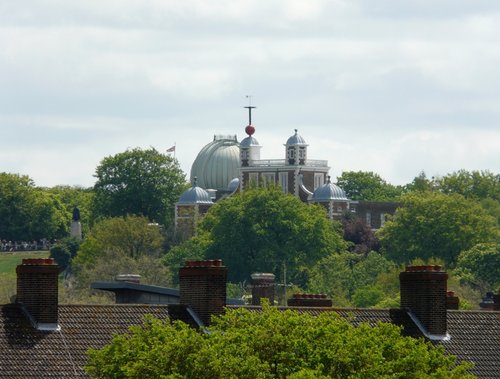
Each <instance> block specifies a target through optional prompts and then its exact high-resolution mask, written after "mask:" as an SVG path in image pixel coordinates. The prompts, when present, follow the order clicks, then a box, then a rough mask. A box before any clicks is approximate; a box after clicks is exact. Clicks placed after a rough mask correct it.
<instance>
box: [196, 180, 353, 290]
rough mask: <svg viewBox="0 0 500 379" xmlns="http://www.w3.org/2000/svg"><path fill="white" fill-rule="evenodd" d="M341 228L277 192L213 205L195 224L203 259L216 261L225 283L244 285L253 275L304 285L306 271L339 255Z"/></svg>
mask: <svg viewBox="0 0 500 379" xmlns="http://www.w3.org/2000/svg"><path fill="white" fill-rule="evenodd" d="M340 229H341V226H340V223H336V222H331V221H330V220H328V219H327V217H326V215H325V210H324V208H322V207H319V206H311V205H307V204H305V203H303V202H301V201H300V200H299V199H297V198H296V197H294V196H292V195H289V194H283V193H282V192H281V190H280V189H279V188H274V187H273V188H267V189H266V188H254V189H248V190H246V191H244V192H242V193H239V194H236V195H234V196H232V197H229V198H227V199H225V200H223V201H220V202H218V203H217V204H216V205H214V206H213V207H212V208H211V209H210V210H209V212H208V214H207V215H206V216H205V218H204V219H203V221H202V222H201V223H200V228H199V236H200V237H199V238H200V239H201V240H202V241H208V243H207V245H206V250H205V257H206V258H210V259H216V258H220V259H222V260H223V261H224V263H225V264H226V265H227V266H228V268H229V280H230V281H232V282H240V281H243V280H247V279H249V277H250V274H252V273H253V272H272V273H274V274H276V276H277V279H278V280H281V278H282V272H283V271H282V270H283V266H284V265H285V264H286V266H287V268H288V279H289V280H290V281H293V282H294V283H295V284H299V285H300V284H305V276H306V274H307V270H308V268H310V267H312V266H313V265H314V264H315V263H316V262H317V261H318V260H320V259H321V258H323V257H325V256H327V255H328V254H330V253H331V252H335V251H344V250H345V249H346V243H345V241H344V240H343V239H342V237H341V230H340Z"/></svg>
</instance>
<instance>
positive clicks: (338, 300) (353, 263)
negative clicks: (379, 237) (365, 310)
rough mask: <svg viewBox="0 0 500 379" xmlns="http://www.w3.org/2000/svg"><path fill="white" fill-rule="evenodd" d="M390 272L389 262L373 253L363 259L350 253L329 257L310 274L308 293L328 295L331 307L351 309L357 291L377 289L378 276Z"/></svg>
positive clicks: (390, 263)
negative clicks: (332, 305)
mask: <svg viewBox="0 0 500 379" xmlns="http://www.w3.org/2000/svg"><path fill="white" fill-rule="evenodd" d="M394 269H395V265H394V264H393V263H392V262H391V261H389V260H387V259H386V258H384V257H382V256H381V255H380V254H378V253H376V252H371V253H369V254H368V255H367V256H366V257H365V256H363V255H359V254H353V253H340V254H330V255H329V256H327V257H325V258H323V259H322V260H320V261H319V262H318V263H317V264H316V265H315V266H314V268H313V269H312V270H311V275H310V278H309V284H308V289H309V290H310V291H311V292H314V293H326V294H328V295H330V296H331V297H332V299H333V301H334V303H335V305H340V306H349V305H353V296H354V294H355V292H356V290H357V289H359V288H365V287H373V286H375V285H377V281H378V279H379V277H380V275H382V274H387V273H389V272H392V271H393V270H394ZM372 305H375V304H372Z"/></svg>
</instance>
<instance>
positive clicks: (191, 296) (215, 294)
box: [179, 259, 227, 325]
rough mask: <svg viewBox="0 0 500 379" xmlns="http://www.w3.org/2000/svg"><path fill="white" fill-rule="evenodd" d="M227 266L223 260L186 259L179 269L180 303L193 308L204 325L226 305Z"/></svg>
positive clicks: (208, 323)
mask: <svg viewBox="0 0 500 379" xmlns="http://www.w3.org/2000/svg"><path fill="white" fill-rule="evenodd" d="M226 282H227V268H226V267H225V266H223V264H222V260H220V259H216V260H207V261H186V263H185V265H184V267H181V268H180V270H179V286H180V303H181V304H184V305H187V306H189V307H190V308H191V309H193V310H194V311H195V312H196V314H197V315H198V317H199V318H200V319H201V321H202V322H203V324H204V325H210V317H211V316H212V315H213V314H221V313H222V312H223V311H224V306H225V305H226Z"/></svg>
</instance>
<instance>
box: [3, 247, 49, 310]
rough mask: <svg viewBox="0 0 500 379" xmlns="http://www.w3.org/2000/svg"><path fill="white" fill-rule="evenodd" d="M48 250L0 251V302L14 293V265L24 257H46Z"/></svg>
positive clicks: (6, 301)
mask: <svg viewBox="0 0 500 379" xmlns="http://www.w3.org/2000/svg"><path fill="white" fill-rule="evenodd" d="M48 257H49V252H48V251H23V252H15V253H13V252H3V251H2V252H0V304H7V303H9V302H10V298H11V296H12V295H14V294H15V293H16V266H17V265H18V264H20V263H21V262H22V260H23V259H24V258H48Z"/></svg>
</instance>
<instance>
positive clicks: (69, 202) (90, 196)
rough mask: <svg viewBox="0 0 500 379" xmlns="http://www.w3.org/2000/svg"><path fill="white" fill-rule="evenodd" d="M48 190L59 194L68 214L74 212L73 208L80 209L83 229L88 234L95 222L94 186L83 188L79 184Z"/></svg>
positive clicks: (47, 189) (56, 194) (58, 196)
mask: <svg viewBox="0 0 500 379" xmlns="http://www.w3.org/2000/svg"><path fill="white" fill-rule="evenodd" d="M45 190H46V191H47V192H49V193H51V194H53V195H55V196H57V198H58V199H59V200H60V202H61V203H62V204H63V206H64V209H65V210H66V212H67V214H69V215H72V214H73V208H74V207H78V209H79V210H80V217H81V219H80V220H81V224H82V230H83V233H84V234H87V232H88V230H89V229H90V227H91V226H92V225H93V223H94V218H95V215H94V214H93V202H94V190H93V188H83V187H79V186H62V185H61V186H55V187H51V188H46V189H45ZM68 222H69V221H68Z"/></svg>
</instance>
